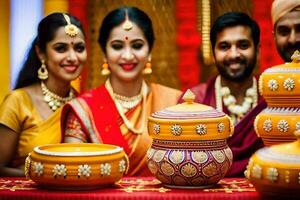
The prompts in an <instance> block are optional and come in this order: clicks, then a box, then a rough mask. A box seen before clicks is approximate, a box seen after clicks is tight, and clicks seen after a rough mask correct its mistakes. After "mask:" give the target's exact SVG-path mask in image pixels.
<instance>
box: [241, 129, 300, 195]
mask: <svg viewBox="0 0 300 200" xmlns="http://www.w3.org/2000/svg"><path fill="white" fill-rule="evenodd" d="M295 135H296V136H297V137H298V140H297V141H295V142H291V143H286V144H280V145H274V146H271V147H265V148H262V149H260V150H258V151H257V152H255V153H254V154H253V156H252V157H251V158H250V160H249V164H248V166H247V170H246V171H245V175H246V177H247V178H248V179H249V180H250V181H251V183H252V184H253V185H254V186H255V188H256V189H257V190H258V191H259V192H260V193H261V194H262V195H263V196H274V197H278V196H280V197H281V196H293V197H299V195H300V131H296V132H295ZM282 199H283V198H282Z"/></svg>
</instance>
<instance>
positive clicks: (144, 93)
mask: <svg viewBox="0 0 300 200" xmlns="http://www.w3.org/2000/svg"><path fill="white" fill-rule="evenodd" d="M105 87H106V89H107V90H108V92H109V94H110V96H111V97H112V99H113V100H114V102H115V105H116V107H117V110H118V112H119V114H120V116H121V118H122V120H123V122H124V124H125V126H126V127H127V128H128V130H130V131H132V132H133V133H135V134H142V133H143V129H144V126H145V120H146V98H147V93H148V87H147V84H146V83H145V81H143V83H142V87H141V92H140V94H141V97H142V111H141V112H142V113H141V115H142V119H141V120H142V123H141V125H140V128H139V129H136V128H134V125H133V124H132V123H131V122H130V121H129V119H127V117H126V115H125V112H126V111H125V109H124V108H123V106H122V105H121V103H120V102H119V101H118V100H116V94H115V93H114V91H113V88H112V86H111V84H110V81H109V79H107V81H106V82H105ZM137 96H138V95H137ZM129 98H130V97H129Z"/></svg>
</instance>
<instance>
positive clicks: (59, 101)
mask: <svg viewBox="0 0 300 200" xmlns="http://www.w3.org/2000/svg"><path fill="white" fill-rule="evenodd" d="M41 88H42V92H43V95H44V98H43V99H44V101H45V102H46V103H47V104H48V105H49V107H50V109H51V110H53V111H56V110H57V109H58V108H60V107H61V106H62V105H64V104H65V103H67V102H68V101H70V100H72V99H73V98H74V97H75V94H74V90H73V89H72V88H71V89H70V92H69V95H68V96H67V97H61V96H59V95H57V94H54V93H53V92H51V91H50V90H49V89H48V88H47V86H46V85H45V83H44V82H43V81H41Z"/></svg>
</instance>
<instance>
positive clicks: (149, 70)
mask: <svg viewBox="0 0 300 200" xmlns="http://www.w3.org/2000/svg"><path fill="white" fill-rule="evenodd" d="M151 73H152V68H151V62H147V63H146V67H145V69H144V70H143V74H151Z"/></svg>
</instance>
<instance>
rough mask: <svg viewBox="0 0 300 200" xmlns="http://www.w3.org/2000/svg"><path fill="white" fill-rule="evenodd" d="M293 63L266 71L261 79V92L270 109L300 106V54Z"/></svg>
mask: <svg viewBox="0 0 300 200" xmlns="http://www.w3.org/2000/svg"><path fill="white" fill-rule="evenodd" d="M291 59H292V62H291V63H286V64H282V65H277V66H274V67H271V68H268V69H266V70H265V71H264V72H263V73H262V74H261V76H260V77H259V92H260V94H261V95H262V96H263V97H264V98H265V100H266V102H267V104H268V106H269V107H294V106H295V105H300V53H299V51H295V52H294V54H293V55H292V57H291Z"/></svg>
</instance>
